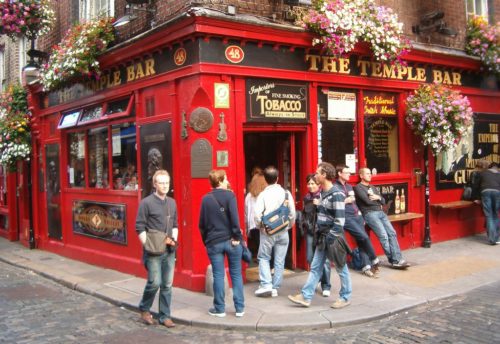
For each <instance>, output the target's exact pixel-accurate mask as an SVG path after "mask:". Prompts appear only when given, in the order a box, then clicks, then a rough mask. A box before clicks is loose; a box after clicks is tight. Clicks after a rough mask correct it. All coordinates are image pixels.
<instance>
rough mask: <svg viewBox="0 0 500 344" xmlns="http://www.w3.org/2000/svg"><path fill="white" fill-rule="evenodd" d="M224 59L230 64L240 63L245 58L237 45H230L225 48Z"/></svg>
mask: <svg viewBox="0 0 500 344" xmlns="http://www.w3.org/2000/svg"><path fill="white" fill-rule="evenodd" d="M225 55H226V59H227V60H228V61H229V62H231V63H240V62H241V61H243V58H245V53H244V52H243V49H241V48H240V47H238V46H237V45H230V46H229V47H227V48H226V52H225Z"/></svg>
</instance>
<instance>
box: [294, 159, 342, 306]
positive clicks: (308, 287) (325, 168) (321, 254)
mask: <svg viewBox="0 0 500 344" xmlns="http://www.w3.org/2000/svg"><path fill="white" fill-rule="evenodd" d="M334 178H335V167H333V166H332V165H331V164H329V163H327V162H322V163H320V164H319V165H318V168H317V170H316V180H317V181H318V183H320V184H321V188H322V191H321V200H315V202H317V203H315V204H316V205H317V206H318V220H317V228H316V238H317V245H316V250H315V251H314V258H313V261H312V263H311V271H310V272H309V276H308V278H307V282H306V284H305V285H304V286H303V287H302V290H301V292H300V293H299V294H297V295H289V296H288V298H289V299H290V301H292V302H294V303H297V304H299V305H302V306H304V307H309V306H310V304H311V300H312V298H313V295H314V290H315V289H316V285H317V284H318V282H319V280H320V278H321V272H322V268H323V265H324V263H325V259H326V255H327V247H328V246H329V245H330V244H331V243H332V242H334V241H335V240H337V238H341V239H344V238H343V236H344V229H343V227H344V223H345V203H344V199H345V195H344V193H343V192H342V190H340V189H339V188H338V187H336V186H334V184H333V179H334ZM344 241H345V240H344ZM340 258H341V260H342V258H343V264H336V266H335V270H336V271H337V273H338V275H339V277H340V284H341V287H340V292H339V298H338V299H337V300H336V301H335V302H334V303H333V304H332V305H331V307H332V308H335V309H339V308H344V307H346V306H348V305H350V303H351V301H350V299H351V293H352V287H351V275H350V274H349V269H348V268H347V264H346V263H345V254H343V257H340Z"/></svg>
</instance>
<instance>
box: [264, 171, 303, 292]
mask: <svg viewBox="0 0 500 344" xmlns="http://www.w3.org/2000/svg"><path fill="white" fill-rule="evenodd" d="M264 179H265V180H266V183H267V184H268V186H267V187H266V188H265V189H264V191H262V192H261V193H260V194H259V196H258V197H257V202H255V223H256V224H257V226H258V227H259V228H260V244H259V253H258V254H257V258H258V260H259V279H260V286H259V288H258V289H257V290H256V291H255V295H256V296H260V297H268V296H272V297H276V296H278V289H279V287H280V286H281V282H282V280H283V271H284V269H285V258H286V252H287V250H288V242H289V236H288V230H283V231H281V232H279V233H277V234H274V235H268V234H267V233H266V232H265V230H264V229H263V225H262V216H264V215H267V214H269V213H270V212H272V211H274V210H276V209H278V208H279V207H280V206H281V205H282V204H283V202H284V201H285V198H286V195H287V194H288V209H290V215H289V217H290V225H289V228H288V229H290V228H291V226H292V224H293V222H294V221H295V203H294V201H293V198H292V195H291V194H290V192H289V191H287V190H285V189H283V188H282V187H281V185H279V184H278V170H277V169H276V167H274V166H268V167H266V169H265V170H264ZM273 249H274V276H272V277H271V254H272V252H273Z"/></svg>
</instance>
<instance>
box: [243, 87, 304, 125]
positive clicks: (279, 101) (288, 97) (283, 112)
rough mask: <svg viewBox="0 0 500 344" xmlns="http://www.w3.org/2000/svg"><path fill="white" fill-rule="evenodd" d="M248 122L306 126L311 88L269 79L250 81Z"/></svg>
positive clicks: (247, 94) (247, 88)
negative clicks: (299, 123) (293, 123)
mask: <svg viewBox="0 0 500 344" xmlns="http://www.w3.org/2000/svg"><path fill="white" fill-rule="evenodd" d="M246 96H247V120H248V121H252V122H307V120H308V119H309V113H308V111H309V106H308V104H307V102H308V85H307V84H299V83H293V82H287V81H277V80H268V79H247V81H246Z"/></svg>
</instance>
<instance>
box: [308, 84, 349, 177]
mask: <svg viewBox="0 0 500 344" xmlns="http://www.w3.org/2000/svg"><path fill="white" fill-rule="evenodd" d="M318 104H319V121H320V126H319V127H318V132H319V135H318V141H319V142H318V148H319V152H318V153H319V154H318V157H319V158H320V159H321V160H322V161H326V162H330V163H332V164H334V165H335V164H340V163H345V164H347V165H348V166H349V167H351V169H352V170H353V171H352V172H355V170H356V168H357V166H355V165H356V163H355V162H356V161H357V160H358V157H357V144H356V142H357V138H356V121H355V119H356V94H355V93H353V92H342V91H333V90H328V89H323V90H320V91H319V93H318ZM353 162H354V163H353Z"/></svg>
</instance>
